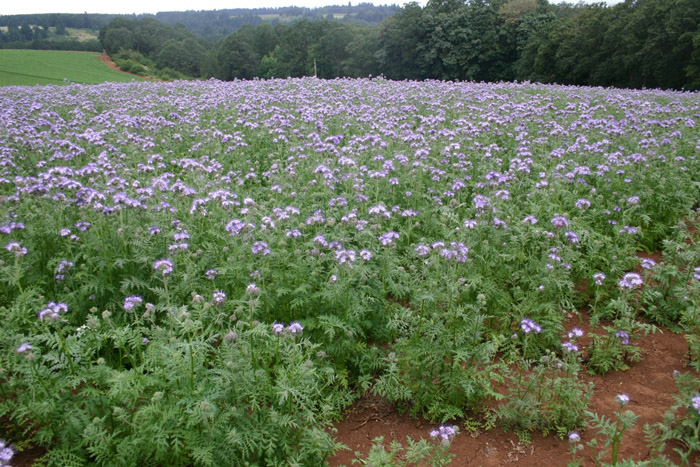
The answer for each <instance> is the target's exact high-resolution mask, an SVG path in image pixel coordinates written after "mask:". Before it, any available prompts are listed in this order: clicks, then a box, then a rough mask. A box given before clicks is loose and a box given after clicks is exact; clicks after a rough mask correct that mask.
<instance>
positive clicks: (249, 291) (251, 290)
mask: <svg viewBox="0 0 700 467" xmlns="http://www.w3.org/2000/svg"><path fill="white" fill-rule="evenodd" d="M245 293H246V295H250V296H251V297H254V296H256V295H260V289H259V288H258V286H257V285H255V282H251V283H250V284H248V287H246V288H245Z"/></svg>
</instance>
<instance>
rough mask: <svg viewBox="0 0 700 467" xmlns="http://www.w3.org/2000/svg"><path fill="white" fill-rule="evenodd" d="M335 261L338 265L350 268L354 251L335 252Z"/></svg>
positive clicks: (353, 258)
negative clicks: (345, 265)
mask: <svg viewBox="0 0 700 467" xmlns="http://www.w3.org/2000/svg"><path fill="white" fill-rule="evenodd" d="M335 259H336V261H338V264H347V265H348V266H349V267H352V262H353V261H355V250H338V251H336V252H335Z"/></svg>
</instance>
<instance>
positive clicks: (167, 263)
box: [153, 258, 173, 276]
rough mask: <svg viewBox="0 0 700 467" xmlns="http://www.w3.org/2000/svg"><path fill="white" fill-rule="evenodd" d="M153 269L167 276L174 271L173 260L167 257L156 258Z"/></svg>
mask: <svg viewBox="0 0 700 467" xmlns="http://www.w3.org/2000/svg"><path fill="white" fill-rule="evenodd" d="M153 269H155V270H156V271H157V272H159V273H161V274H163V275H164V276H167V275H168V274H170V273H172V272H173V262H172V261H171V260H169V259H167V258H163V259H159V260H156V261H155V262H154V263H153Z"/></svg>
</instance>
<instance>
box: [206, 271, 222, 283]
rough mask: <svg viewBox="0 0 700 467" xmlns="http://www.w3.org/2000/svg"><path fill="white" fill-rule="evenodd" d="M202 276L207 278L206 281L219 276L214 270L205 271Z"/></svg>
mask: <svg viewBox="0 0 700 467" xmlns="http://www.w3.org/2000/svg"><path fill="white" fill-rule="evenodd" d="M204 275H205V276H207V279H209V280H210V281H213V280H214V279H216V276H218V275H219V271H217V270H216V269H207V272H205V273H204Z"/></svg>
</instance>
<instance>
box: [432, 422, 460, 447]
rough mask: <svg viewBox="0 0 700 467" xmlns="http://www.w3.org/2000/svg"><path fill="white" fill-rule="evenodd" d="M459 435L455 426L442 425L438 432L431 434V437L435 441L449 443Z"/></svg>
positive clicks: (433, 431)
mask: <svg viewBox="0 0 700 467" xmlns="http://www.w3.org/2000/svg"><path fill="white" fill-rule="evenodd" d="M456 434H457V431H456V430H455V427H454V426H445V425H440V428H438V429H437V430H432V431H431V432H430V437H431V438H433V439H438V438H441V440H442V442H443V443H446V442H449V441H450V439H452V438H454V436H455V435H456Z"/></svg>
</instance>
